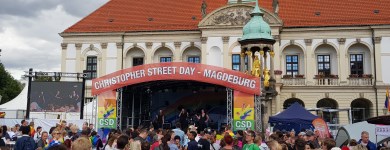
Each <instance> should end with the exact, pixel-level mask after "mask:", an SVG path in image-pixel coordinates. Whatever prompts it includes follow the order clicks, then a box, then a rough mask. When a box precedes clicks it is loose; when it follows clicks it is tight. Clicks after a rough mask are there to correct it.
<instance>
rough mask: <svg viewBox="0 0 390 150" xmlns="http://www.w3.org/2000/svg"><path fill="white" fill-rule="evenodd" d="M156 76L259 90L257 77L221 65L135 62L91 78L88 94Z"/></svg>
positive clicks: (136, 82)
mask: <svg viewBox="0 0 390 150" xmlns="http://www.w3.org/2000/svg"><path fill="white" fill-rule="evenodd" d="M158 80H190V81H199V82H205V83H211V84H217V85H221V86H224V87H229V88H232V89H235V90H237V91H243V92H245V93H248V94H252V95H254V94H256V95H259V94H260V78H258V77H254V76H251V75H247V74H245V73H242V72H239V71H234V70H231V69H226V68H222V67H216V66H210V65H204V64H198V63H187V62H169V63H156V64H146V65H140V66H135V67H131V68H127V69H123V70H120V71H117V72H114V73H111V74H108V75H105V76H103V77H100V78H96V79H93V80H92V95H98V94H99V93H102V92H104V91H108V90H115V89H118V88H121V87H124V86H127V85H132V84H138V83H143V82H149V81H158Z"/></svg>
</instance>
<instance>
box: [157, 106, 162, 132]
mask: <svg viewBox="0 0 390 150" xmlns="http://www.w3.org/2000/svg"><path fill="white" fill-rule="evenodd" d="M156 118H157V129H159V128H163V124H164V114H163V111H162V110H161V109H160V111H159V113H158V115H156Z"/></svg>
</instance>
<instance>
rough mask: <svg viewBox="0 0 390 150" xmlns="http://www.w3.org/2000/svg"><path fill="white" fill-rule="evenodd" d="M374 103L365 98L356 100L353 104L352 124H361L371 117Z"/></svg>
mask: <svg viewBox="0 0 390 150" xmlns="http://www.w3.org/2000/svg"><path fill="white" fill-rule="evenodd" d="M371 106H372V103H371V102H370V101H369V100H367V99H363V98H359V99H355V100H353V101H352V103H351V109H352V110H351V111H352V122H353V123H355V122H361V121H365V120H367V118H369V117H370V113H371V111H370V108H371Z"/></svg>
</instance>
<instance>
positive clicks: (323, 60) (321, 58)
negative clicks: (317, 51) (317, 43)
mask: <svg viewBox="0 0 390 150" xmlns="http://www.w3.org/2000/svg"><path fill="white" fill-rule="evenodd" d="M317 62H318V74H322V75H325V76H326V77H327V76H329V75H330V55H318V56H317Z"/></svg>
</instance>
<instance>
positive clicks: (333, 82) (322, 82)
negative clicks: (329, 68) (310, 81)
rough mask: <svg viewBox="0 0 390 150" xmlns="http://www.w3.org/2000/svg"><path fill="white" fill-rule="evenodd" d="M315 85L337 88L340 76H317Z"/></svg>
mask: <svg viewBox="0 0 390 150" xmlns="http://www.w3.org/2000/svg"><path fill="white" fill-rule="evenodd" d="M314 83H315V85H318V86H337V85H339V76H338V75H329V76H324V75H315V77H314Z"/></svg>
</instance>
